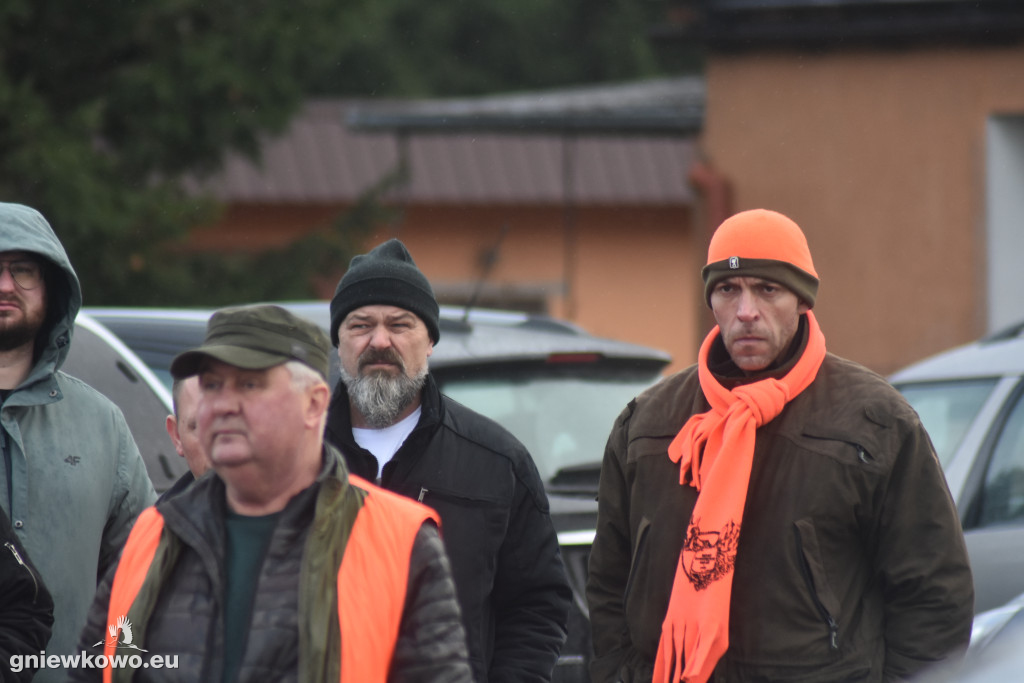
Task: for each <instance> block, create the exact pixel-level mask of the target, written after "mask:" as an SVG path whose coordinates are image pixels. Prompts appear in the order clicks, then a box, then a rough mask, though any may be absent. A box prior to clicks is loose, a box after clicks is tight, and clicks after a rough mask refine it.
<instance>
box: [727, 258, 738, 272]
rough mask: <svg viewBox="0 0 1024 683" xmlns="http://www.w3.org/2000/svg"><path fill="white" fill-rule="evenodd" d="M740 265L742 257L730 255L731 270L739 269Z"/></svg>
mask: <svg viewBox="0 0 1024 683" xmlns="http://www.w3.org/2000/svg"><path fill="white" fill-rule="evenodd" d="M739 267H740V257H739V256H730V257H729V270H738V269H739Z"/></svg>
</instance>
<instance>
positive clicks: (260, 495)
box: [73, 305, 471, 683]
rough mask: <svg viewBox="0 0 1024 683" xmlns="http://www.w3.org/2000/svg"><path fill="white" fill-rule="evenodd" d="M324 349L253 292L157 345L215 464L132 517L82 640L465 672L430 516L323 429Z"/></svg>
mask: <svg viewBox="0 0 1024 683" xmlns="http://www.w3.org/2000/svg"><path fill="white" fill-rule="evenodd" d="M329 351H330V346H329V342H328V340H327V337H326V335H325V334H324V333H323V332H322V331H321V330H320V328H319V327H317V326H316V325H315V324H314V323H312V322H309V321H307V320H304V319H302V318H299V317H297V316H295V315H293V314H292V313H290V312H289V311H287V310H285V309H283V308H280V307H277V306H272V305H258V306H249V307H241V308H230V309H224V310H221V311H218V312H217V313H215V314H214V315H213V317H212V318H211V319H210V322H209V325H208V328H207V333H206V338H205V340H204V342H203V344H202V346H200V347H198V348H196V349H193V350H191V351H186V352H184V353H181V354H179V355H178V356H177V357H176V358H175V359H174V361H173V363H172V365H171V374H172V375H173V376H174V377H175V378H176V379H180V378H184V377H188V376H191V375H198V376H199V387H200V399H199V406H198V411H197V424H198V434H199V441H200V444H201V445H202V448H203V449H204V451H205V452H206V454H207V456H208V458H209V461H210V464H211V466H212V469H213V470H214V472H215V474H216V476H205V477H202V478H201V479H199V480H198V481H197V482H196V483H194V484H193V485H192V486H191V487H189V488H188V489H186V490H185V491H184V492H182V493H181V494H179V495H177V496H175V497H171V498H168V499H166V500H163V501H161V502H160V503H158V504H157V506H156V507H154V508H150V509H148V510H146V511H145V512H143V514H142V515H140V517H139V520H138V522H137V523H136V525H135V527H134V528H133V529H132V533H131V535H130V536H129V539H128V542H127V544H126V546H125V549H124V552H123V553H122V556H121V559H120V562H119V564H118V566H117V567H116V571H115V572H112V573H111V574H108V575H107V577H106V578H105V579H104V581H103V583H102V584H101V586H100V589H99V591H98V593H97V596H96V600H95V602H94V604H93V608H92V610H91V611H90V615H89V623H88V626H87V627H86V630H85V631H84V633H83V635H82V638H81V648H82V650H84V651H89V650H90V649H92V651H93V652H95V651H96V649H94V648H99V647H102V652H103V654H104V655H105V656H116V655H117V654H118V653H119V652H122V651H127V652H131V653H139V651H140V650H141V653H140V656H144V658H145V659H144V662H143V668H141V669H137V670H136V671H135V672H134V673H135V678H134V680H149V679H150V677H152V678H153V679H159V680H168V677H169V678H170V679H172V680H182V681H186V680H187V681H200V680H202V681H224V682H228V681H230V682H232V683H233V682H235V681H253V682H255V681H261V682H262V681H302V682H303V683H305V682H307V681H338V680H342V681H360V682H362V681H370V682H372V681H379V682H380V683H384V681H386V680H403V681H469V680H471V674H470V669H469V666H468V661H467V655H466V646H465V634H464V632H463V629H462V626H461V623H460V620H459V611H458V605H457V602H456V600H455V593H454V586H453V584H452V580H451V575H450V570H449V565H448V561H447V558H446V556H445V554H444V549H443V546H442V544H441V540H440V537H439V535H438V528H437V516H436V514H435V513H434V512H433V511H431V510H429V509H428V508H426V507H424V506H422V505H420V504H418V503H415V502H413V501H409V500H406V499H404V498H401V497H399V496H395V495H394V494H390V493H388V492H386V491H382V490H380V489H378V488H377V487H375V486H374V485H372V484H369V483H367V482H365V481H363V480H361V479H359V478H358V477H354V476H351V477H350V476H349V474H348V472H347V470H346V468H345V465H344V462H343V461H342V459H341V456H340V455H339V454H338V452H337V451H336V450H335V449H334V448H333V447H331V446H329V445H325V444H324V442H323V423H324V417H325V413H326V409H327V403H328V399H329V396H330V391H329V390H328V388H327V384H326V381H325V378H326V376H327V367H328V353H329ZM125 625H127V627H128V628H127V629H126V628H125V627H124V626H125ZM132 626H134V631H132ZM129 645H130V646H131V647H132V648H134V649H132V650H126V647H128V646H129ZM158 657H159V659H157V658H158ZM154 660H156V661H154ZM169 662H173V664H174V668H175V669H176V670H175V671H173V672H172V671H169V670H168V669H169V667H168V663H169ZM112 674H113V680H118V679H119V676H123V675H126V671H125V669H123V668H121V669H118V668H114V669H113V670H112ZM98 676H99V673H98V671H97V670H90V669H78V670H76V671H75V672H74V674H73V679H74V680H94V679H96V678H97V677H98Z"/></svg>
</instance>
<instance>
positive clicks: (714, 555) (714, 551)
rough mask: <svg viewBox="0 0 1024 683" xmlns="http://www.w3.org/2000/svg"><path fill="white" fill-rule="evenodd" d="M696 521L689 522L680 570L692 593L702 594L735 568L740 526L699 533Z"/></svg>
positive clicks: (730, 524)
mask: <svg viewBox="0 0 1024 683" xmlns="http://www.w3.org/2000/svg"><path fill="white" fill-rule="evenodd" d="M699 522H700V520H699V519H693V518H691V519H690V526H689V527H688V529H687V532H686V543H684V544H683V563H682V564H683V568H684V569H685V570H686V576H687V577H688V578H689V579H690V583H692V584H693V587H694V588H695V589H696V590H699V591H700V590H704V589H705V588H707V587H708V586H710V585H711V584H712V583H713V582H715V581H717V580H718V579H720V578H722V577H723V576H725V575H726V574H728V573H729V572H730V571H732V568H733V566H734V565H735V564H736V546H737V545H738V544H739V538H740V525H739V524H737V523H735V522H731V521H730V522H728V523H726V525H725V526H724V527H722V529H721V530H720V531H702V530H701V528H700V526H699Z"/></svg>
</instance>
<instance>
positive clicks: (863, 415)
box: [587, 354, 974, 683]
mask: <svg viewBox="0 0 1024 683" xmlns="http://www.w3.org/2000/svg"><path fill="white" fill-rule="evenodd" d="M706 410H708V404H707V402H706V401H705V399H704V396H703V393H702V392H701V390H700V385H699V382H698V379H697V372H696V368H695V367H692V368H689V369H687V370H684V371H683V372H681V373H678V374H676V375H674V376H672V377H669V378H666V379H665V380H663V381H662V382H660V383H659V384H657V385H656V386H654V387H652V388H651V389H649V390H648V391H647V392H645V393H644V394H642V395H640V396H639V397H637V398H636V400H634V401H633V402H631V403H630V404H629V405H628V406H627V407H626V409H625V410H624V411H623V412H622V414H621V415H620V416H619V418H618V420H617V421H616V423H615V425H614V427H613V429H612V432H611V436H610V437H609V440H608V446H607V448H606V451H605V457H604V463H603V467H602V471H601V485H600V495H599V498H598V500H599V513H598V526H597V538H596V540H595V542H594V546H593V551H592V553H591V556H590V577H589V581H588V585H587V598H588V601H589V602H590V616H591V621H592V627H593V634H594V651H595V659H594V662H593V664H592V668H591V671H592V676H593V680H594V681H595V682H604V681H619V680H621V681H625V682H627V683H629V682H632V681H645V682H646V681H650V680H651V678H650V676H651V668H652V660H653V658H654V655H655V653H656V651H657V647H658V639H659V636H660V632H661V623H662V620H663V618H664V615H665V611H666V608H667V605H668V599H669V594H670V592H671V588H672V580H673V576H674V574H675V570H676V565H677V562H678V559H679V552H680V548H681V545H682V540H683V537H684V535H685V532H686V526H687V521H688V520H689V516H690V512H691V511H692V509H693V505H694V502H695V501H696V495H697V494H696V492H695V491H694V489H693V488H692V487H690V486H680V485H679V467H678V465H675V464H674V463H672V462H671V461H670V460H669V458H668V456H667V454H666V449H667V447H668V444H669V442H670V441H671V440H672V439H673V437H675V435H676V433H677V432H678V431H679V429H680V428H681V427H682V425H683V423H684V422H686V420H687V419H688V418H689V417H690V416H691V415H692V414H695V413H700V412H704V411H706ZM973 606H974V588H973V583H972V579H971V572H970V567H969V564H968V560H967V552H966V548H965V546H964V539H963V533H962V530H961V527H960V522H959V519H958V517H957V514H956V511H955V509H954V506H953V502H952V498H951V497H950V495H949V490H948V488H947V487H946V483H945V479H944V477H943V474H942V471H941V469H940V466H939V463H938V460H937V458H936V457H935V454H934V451H933V449H932V446H931V442H930V441H929V439H928V437H927V435H926V433H925V431H924V428H923V427H922V426H921V422H920V420H919V419H918V417H917V415H916V413H914V411H913V409H911V408H910V406H909V405H908V404H907V403H906V401H904V400H903V398H902V396H901V395H900V394H899V393H898V392H897V391H896V390H895V389H893V388H892V387H891V386H890V385H889V384H888V383H887V382H886V381H885V380H884V379H883V378H881V377H879V376H878V375H876V374H874V373H872V372H871V371H869V370H867V369H866V368H863V367H861V366H859V365H857V364H856V363H852V362H849V361H846V360H843V359H841V358H839V357H837V356H834V355H832V354H828V356H827V357H826V358H825V361H824V363H823V364H822V367H821V369H820V371H819V373H818V376H817V378H816V379H815V380H814V382H813V383H812V384H811V385H810V387H808V388H807V389H806V390H805V391H804V392H803V393H801V394H800V395H799V396H797V397H796V398H795V399H794V400H792V401H791V402H790V403H789V404H788V405H787V406H786V408H785V409H784V410H783V412H782V413H781V414H780V415H779V416H778V417H777V418H775V419H774V420H773V421H771V422H770V423H768V424H767V425H764V426H763V427H761V428H760V429H759V430H758V432H757V441H756V446H755V455H754V465H753V471H752V472H751V480H750V488H749V493H748V495H747V504H746V509H745V511H744V515H743V522H742V532H741V535H740V542H739V549H738V552H737V556H736V567H735V576H734V580H733V589H732V604H731V610H730V623H729V642H730V645H729V650H728V651H727V653H726V655H725V656H724V657H723V658H722V660H721V661H720V662H719V665H718V667H717V669H716V673H715V679H714V680H715V681H716V683H721V682H722V681H728V682H729V683H733V682H736V681H741V682H744V681H833V682H835V681H865V682H867V681H883V680H885V681H888V680H897V679H899V678H902V677H905V676H908V675H910V674H912V673H913V672H915V671H917V670H919V669H921V668H922V667H923V666H925V665H927V664H928V663H930V662H932V661H935V660H940V659H943V658H946V657H949V656H952V655H955V654H958V653H960V652H961V651H962V650H963V649H964V648H966V646H967V642H968V640H969V637H970V632H971V620H972V616H973Z"/></svg>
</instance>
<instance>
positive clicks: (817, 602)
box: [794, 529, 839, 650]
mask: <svg viewBox="0 0 1024 683" xmlns="http://www.w3.org/2000/svg"><path fill="white" fill-rule="evenodd" d="M794 532H795V534H796V553H797V556H798V557H799V558H800V569H801V570H802V572H803V575H804V581H805V582H806V583H807V588H808V589H809V590H810V592H811V600H813V601H814V606H815V607H817V609H818V614H820V615H821V618H822V620H823V621H824V622H825V625H826V626H827V627H828V646H829V648H830V649H832V650H838V649H839V624H837V623H836V620H835V618H834V617H833V616H832V614H831V613H829V611H828V608H827V607H825V605H824V603H822V602H821V598H820V597H819V596H818V591H817V590H815V588H814V579H813V578H812V577H811V568H810V567H809V566H808V565H807V558H806V557H804V546H803V539H802V538H801V537H800V529H794Z"/></svg>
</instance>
